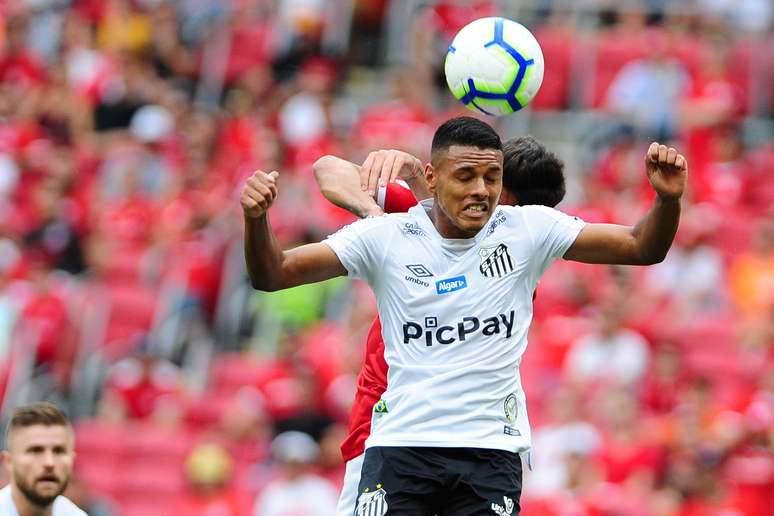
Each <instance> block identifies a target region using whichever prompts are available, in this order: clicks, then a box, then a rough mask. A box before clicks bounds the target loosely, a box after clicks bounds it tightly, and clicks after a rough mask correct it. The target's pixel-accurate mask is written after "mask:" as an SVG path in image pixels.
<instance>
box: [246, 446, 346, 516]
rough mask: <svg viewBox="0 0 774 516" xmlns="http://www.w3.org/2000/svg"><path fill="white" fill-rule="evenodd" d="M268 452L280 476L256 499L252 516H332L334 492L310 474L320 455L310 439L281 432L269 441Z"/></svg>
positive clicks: (328, 485) (318, 478) (316, 476)
mask: <svg viewBox="0 0 774 516" xmlns="http://www.w3.org/2000/svg"><path fill="white" fill-rule="evenodd" d="M271 453H272V455H273V456H274V459H275V460H276V461H277V462H279V463H280V464H281V465H282V467H283V469H284V472H283V473H284V474H283V475H282V476H281V477H280V478H279V479H278V480H277V481H275V482H272V483H270V484H269V485H268V486H267V487H266V489H264V491H263V493H261V494H260V495H259V496H258V500H257V501H256V502H255V509H254V511H253V514H254V515H255V516H282V515H284V514H306V515H308V516H333V515H334V514H336V504H337V502H338V493H337V492H336V489H335V488H334V487H333V485H331V484H330V482H328V481H327V480H325V479H323V478H322V477H320V476H319V475H317V474H315V473H314V472H313V471H312V464H313V463H314V461H316V460H317V457H318V456H319V454H320V450H319V447H318V446H317V443H315V442H314V439H312V438H311V437H310V436H309V435H308V434H305V433H303V432H295V431H290V432H283V433H281V434H279V435H278V436H277V437H275V438H274V441H272V443H271Z"/></svg>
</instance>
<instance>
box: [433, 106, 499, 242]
mask: <svg viewBox="0 0 774 516" xmlns="http://www.w3.org/2000/svg"><path fill="white" fill-rule="evenodd" d="M425 177H426V179H427V184H428V187H429V188H430V191H431V192H432V193H433V197H434V199H435V207H434V209H435V212H436V215H437V217H436V223H437V224H438V230H439V232H440V233H441V234H442V235H444V236H445V237H447V238H470V237H472V236H475V234H476V233H478V231H480V230H481V228H483V227H484V225H485V224H486V222H487V220H489V217H490V216H491V214H492V210H493V209H494V207H495V206H496V205H497V202H498V200H499V198H500V192H501V191H502V187H503V152H502V142H501V141H500V137H499V136H498V135H497V133H496V132H495V130H494V129H492V128H491V127H490V126H489V125H488V124H486V123H485V122H482V121H481V120H478V119H475V118H471V117H459V118H452V119H451V120H448V121H447V122H445V123H444V124H443V125H441V126H440V127H439V128H438V130H437V131H436V132H435V135H434V136H433V146H432V156H431V161H430V163H429V164H428V165H427V166H426V168H425Z"/></svg>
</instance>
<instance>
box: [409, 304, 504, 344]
mask: <svg viewBox="0 0 774 516" xmlns="http://www.w3.org/2000/svg"><path fill="white" fill-rule="evenodd" d="M515 319H516V312H515V311H514V310H511V311H510V312H508V313H504V314H498V315H495V316H493V317H487V318H485V319H479V318H478V317H463V318H462V319H461V320H460V321H459V322H457V323H453V324H445V325H443V326H439V325H438V320H437V319H436V318H435V317H426V318H425V324H424V325H422V324H420V323H418V322H414V321H406V322H404V323H403V343H404V344H409V343H410V342H412V341H418V340H424V342H425V346H428V347H430V346H433V345H436V344H443V345H449V344H454V343H455V342H465V341H466V340H467V339H468V338H469V337H471V336H473V335H475V334H478V333H480V334H481V335H484V336H487V337H489V336H492V335H499V334H501V333H505V338H510V336H511V335H513V324H514V321H515Z"/></svg>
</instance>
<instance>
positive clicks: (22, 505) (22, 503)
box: [11, 485, 54, 516]
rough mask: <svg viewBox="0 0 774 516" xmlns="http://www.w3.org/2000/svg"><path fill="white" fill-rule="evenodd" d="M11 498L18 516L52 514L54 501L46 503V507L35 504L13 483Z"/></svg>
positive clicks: (50, 515) (46, 515) (48, 515)
mask: <svg viewBox="0 0 774 516" xmlns="http://www.w3.org/2000/svg"><path fill="white" fill-rule="evenodd" d="M11 498H12V499H13V504H14V506H16V511H17V512H18V513H19V516H52V514H54V502H51V503H50V504H48V506H47V507H41V506H39V505H35V504H34V503H32V502H30V501H29V500H28V499H27V497H26V496H24V493H22V492H21V491H20V490H19V489H18V488H17V487H16V486H15V485H14V486H12V487H11Z"/></svg>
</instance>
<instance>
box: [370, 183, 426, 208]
mask: <svg viewBox="0 0 774 516" xmlns="http://www.w3.org/2000/svg"><path fill="white" fill-rule="evenodd" d="M376 201H377V202H378V203H379V206H381V208H382V209H383V210H384V211H385V213H402V212H406V211H408V210H409V208H411V207H413V206H416V204H417V200H416V198H415V197H414V194H413V193H411V189H410V188H409V187H408V185H407V184H406V183H404V182H403V181H396V182H394V183H389V184H388V185H387V186H384V187H379V195H378V196H377V199H376Z"/></svg>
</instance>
